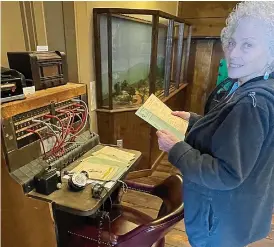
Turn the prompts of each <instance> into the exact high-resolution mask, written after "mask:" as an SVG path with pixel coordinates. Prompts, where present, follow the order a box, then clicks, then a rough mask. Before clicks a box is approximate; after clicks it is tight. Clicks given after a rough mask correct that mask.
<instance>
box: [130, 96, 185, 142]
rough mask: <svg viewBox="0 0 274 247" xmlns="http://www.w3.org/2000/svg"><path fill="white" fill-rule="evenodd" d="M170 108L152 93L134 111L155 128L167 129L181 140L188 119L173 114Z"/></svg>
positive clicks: (183, 136)
mask: <svg viewBox="0 0 274 247" xmlns="http://www.w3.org/2000/svg"><path fill="white" fill-rule="evenodd" d="M171 112H172V110H171V109H170V108H169V107H168V106H167V105H165V104H164V103H163V102H162V101H161V100H160V99H158V98H157V97H156V96H155V95H154V94H151V95H150V97H149V98H148V99H147V101H146V102H145V103H144V104H143V105H142V106H141V107H140V108H139V109H138V111H137V112H136V113H135V114H136V115H137V116H139V117H140V118H142V119H143V120H145V121H146V122H148V123H149V124H150V125H152V126H153V127H154V128H156V129H157V130H168V131H170V132H171V133H173V134H174V135H175V136H177V137H178V138H179V139H181V140H183V139H184V138H185V133H186V130H187V127H188V121H186V120H184V119H182V118H179V117H176V116H173V115H172V114H171Z"/></svg>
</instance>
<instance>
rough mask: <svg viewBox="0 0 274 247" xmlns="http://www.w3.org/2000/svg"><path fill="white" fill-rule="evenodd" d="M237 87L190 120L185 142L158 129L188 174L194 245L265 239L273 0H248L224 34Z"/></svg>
mask: <svg viewBox="0 0 274 247" xmlns="http://www.w3.org/2000/svg"><path fill="white" fill-rule="evenodd" d="M221 39H222V43H223V49H224V52H225V56H226V60H227V64H228V74H229V77H230V78H232V79H237V84H235V85H234V87H233V89H232V90H231V92H230V93H229V94H228V95H227V96H226V97H225V98H224V99H222V101H221V102H219V103H218V105H217V106H215V107H214V108H213V109H211V110H210V111H209V112H208V113H207V114H206V115H205V116H204V117H201V116H198V115H196V114H193V113H187V112H174V113H173V114H174V115H176V116H178V117H182V118H184V119H187V120H189V129H188V130H189V132H188V134H187V136H186V138H185V141H181V140H178V139H177V138H176V137H175V136H173V135H172V134H171V133H169V132H168V131H165V130H163V131H158V132H157V135H158V143H159V148H160V149H161V150H163V151H165V152H168V154H169V161H170V162H171V163H172V164H173V165H174V166H176V167H177V168H179V169H180V171H181V172H182V174H183V176H184V201H185V224H186V232H187V234H188V237H189V242H190V244H191V245H192V247H243V246H245V245H247V244H249V243H252V242H255V241H257V240H259V239H262V238H264V237H266V236H267V234H268V233H269V231H270V225H271V215H272V209H273V205H274V80H273V79H272V78H271V73H272V72H273V71H274V2H242V3H240V4H239V5H238V6H237V8H236V9H235V10H234V11H233V12H232V13H231V14H230V16H229V18H228V21H227V26H226V27H225V28H224V29H223V31H222V34H221Z"/></svg>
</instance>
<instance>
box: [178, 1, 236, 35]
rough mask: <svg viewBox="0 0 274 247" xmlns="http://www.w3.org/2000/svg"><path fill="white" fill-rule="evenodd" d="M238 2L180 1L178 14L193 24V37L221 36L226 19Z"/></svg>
mask: <svg viewBox="0 0 274 247" xmlns="http://www.w3.org/2000/svg"><path fill="white" fill-rule="evenodd" d="M236 4H237V2H232V1H227V2H226V1H224V2H213V1H202V2H201V1H200V2H198V1H195V2H194V1H193V2H179V5H178V15H179V16H180V17H181V18H184V19H185V20H186V21H187V22H189V23H191V24H192V25H193V33H192V35H193V37H220V33H221V30H222V29H223V27H224V26H225V20H226V18H227V17H228V15H229V14H230V12H231V11H232V10H233V8H234V7H235V6H236Z"/></svg>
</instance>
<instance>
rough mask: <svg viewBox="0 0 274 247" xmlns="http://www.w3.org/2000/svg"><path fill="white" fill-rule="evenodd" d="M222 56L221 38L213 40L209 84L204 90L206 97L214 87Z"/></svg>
mask: <svg viewBox="0 0 274 247" xmlns="http://www.w3.org/2000/svg"><path fill="white" fill-rule="evenodd" d="M222 58H224V52H223V48H222V42H221V40H219V39H218V40H215V42H214V44H213V52H212V58H211V66H210V78H211V79H210V80H209V85H208V87H207V90H206V97H207V98H208V96H209V94H210V93H211V92H212V91H213V89H214V88H215V87H216V83H217V78H218V70H219V64H220V60H221V59H222Z"/></svg>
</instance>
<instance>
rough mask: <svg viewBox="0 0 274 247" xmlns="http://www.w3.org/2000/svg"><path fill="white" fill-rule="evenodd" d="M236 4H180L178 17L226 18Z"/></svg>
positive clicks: (227, 2)
mask: <svg viewBox="0 0 274 247" xmlns="http://www.w3.org/2000/svg"><path fill="white" fill-rule="evenodd" d="M236 3H237V2H234V1H224V2H221V1H220V2H218V1H216V2H215V1H202V2H201V1H193V2H192V1H191V2H179V9H178V15H179V16H180V17H182V18H212V17H223V18H226V17H227V15H228V14H229V13H230V12H231V11H232V10H233V8H234V7H235V5H236Z"/></svg>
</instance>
